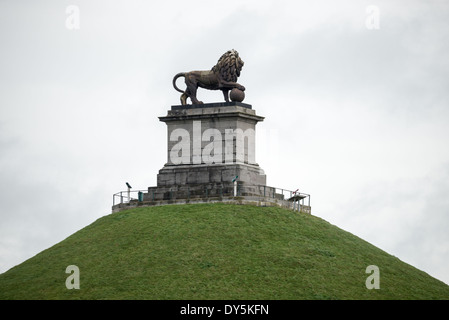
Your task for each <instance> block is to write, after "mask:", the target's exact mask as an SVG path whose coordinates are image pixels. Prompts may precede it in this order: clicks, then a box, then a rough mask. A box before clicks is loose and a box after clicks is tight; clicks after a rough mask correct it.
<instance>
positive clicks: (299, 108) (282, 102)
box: [0, 0, 449, 283]
mask: <svg viewBox="0 0 449 320" xmlns="http://www.w3.org/2000/svg"><path fill="white" fill-rule="evenodd" d="M78 18H79V19H78ZM448 40H449V3H448V2H447V1H413V0H407V1H405V0H402V1H391V0H390V1H377V0H372V1H361V0H348V1H335V0H329V1H278V0H277V1H259V0H258V1H256V0H254V1H242V0H238V1H192V0H191V1H170V0H166V1H130V0H127V1H124V0H123V1H99V0H89V1H87V0H86V1H81V0H71V1H61V0H53V1H42V0H41V1H31V0H30V1H12V0H9V1H6V0H5V1H1V2H0V44H1V50H0V182H1V184H0V208H1V211H0V221H1V222H0V272H4V271H6V270H8V269H9V268H11V267H13V266H14V265H17V264H19V263H21V262H23V261H25V260H26V259H28V258H30V257H32V256H34V255H35V254H37V253H38V252H40V251H42V250H44V249H46V248H48V247H50V246H52V245H54V244H56V243H57V242H59V241H61V240H63V239H65V238H66V237H68V236H69V235H71V234H72V233H74V232H76V231H77V230H79V229H81V228H83V227H85V226H86V225H88V224H90V223H92V222H93V221H95V220H96V219H98V218H99V217H102V216H104V215H107V214H109V213H110V212H111V205H112V194H113V193H115V192H118V191H121V190H124V189H125V182H129V183H130V184H131V185H132V186H133V188H134V189H146V188H147V187H149V186H155V185H156V175H157V173H158V170H159V169H161V168H162V167H163V165H164V164H165V163H166V160H167V159H166V125H165V124H164V123H162V122H160V121H159V120H158V116H163V115H166V113H167V110H168V109H169V108H170V106H171V105H177V104H179V93H178V92H177V91H175V90H174V89H173V87H172V84H171V81H172V78H173V76H174V75H175V74H176V73H178V72H181V71H190V70H195V69H197V70H198V69H199V70H207V69H210V68H211V67H212V66H213V65H214V64H215V63H216V62H217V60H218V58H219V57H220V56H221V54H223V53H224V52H225V51H227V50H229V49H236V50H237V51H239V53H240V56H241V58H242V59H243V60H244V61H245V66H244V68H243V70H242V73H241V76H240V78H239V83H241V84H242V85H244V86H245V87H246V92H245V93H246V97H245V101H244V102H245V103H248V104H251V105H252V106H253V109H255V110H256V112H257V114H258V115H261V116H264V117H265V121H263V122H260V123H259V124H258V125H257V133H256V134H257V141H258V144H257V150H256V152H257V156H256V160H257V162H258V163H259V165H260V166H261V167H262V168H263V169H264V170H265V173H266V174H267V184H268V185H270V186H274V187H279V188H285V189H290V190H295V189H297V188H299V189H300V191H302V192H305V193H309V194H311V204H312V214H314V215H316V216H318V217H321V218H323V219H325V220H327V221H329V222H330V223H332V224H334V225H337V226H338V227H340V228H342V229H344V230H347V231H349V232H351V233H353V234H355V235H357V236H359V237H361V238H362V239H364V240H366V241H368V242H370V243H372V244H374V245H376V246H377V247H379V248H381V249H382V250H384V251H386V252H388V253H390V254H393V255H395V256H397V257H398V258H400V259H401V260H402V261H405V262H407V263H409V264H411V265H413V266H415V267H417V268H419V269H421V270H423V271H425V272H427V273H429V274H430V275H432V276H433V277H436V278H438V279H440V280H442V281H444V282H446V283H449V268H448V267H447V266H448V265H449V232H448V230H449V215H448V214H449V196H448V195H449V148H448V140H449V139H448V138H449V126H448V124H449V90H448V88H449V77H448V76H449V58H448V52H449V41H448ZM179 85H181V81H179ZM198 97H199V99H200V100H203V101H205V102H217V101H220V102H221V101H222V94H221V93H220V92H209V91H207V92H206V90H200V91H199V92H198ZM379 268H380V272H381V276H382V266H379Z"/></svg>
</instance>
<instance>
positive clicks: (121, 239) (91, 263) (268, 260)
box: [0, 204, 449, 300]
mask: <svg viewBox="0 0 449 320" xmlns="http://www.w3.org/2000/svg"><path fill="white" fill-rule="evenodd" d="M69 265H75V266H77V267H78V268H79V272H80V274H79V284H80V288H79V289H72V290H69V289H67V288H66V279H67V277H69V276H71V274H70V273H66V268H67V266H69ZM369 265H376V266H378V267H379V273H380V276H379V280H380V289H371V290H369V289H367V287H366V285H365V282H366V279H367V277H369V276H370V274H369V273H366V268H367V266H369ZM0 299H189V300H191V299H270V300H273V299H295V300H297V299H449V286H447V285H446V284H444V283H443V282H441V281H439V280H437V279H435V278H432V277H431V276H429V275H428V274H426V273H424V272H422V271H420V270H418V269H416V268H414V267H412V266H410V265H408V264H406V263H404V262H402V261H400V260H399V259H398V258H396V257H394V256H391V255H389V254H388V253H386V252H384V251H382V250H380V249H378V248H377V247H375V246H373V245H371V244H369V243H367V242H366V241H363V240H361V239H360V238H358V237H356V236H354V235H352V234H350V233H348V232H346V231H343V230H341V229H339V228H337V227H336V226H333V225H331V224H329V223H328V222H326V221H324V220H322V219H320V218H317V217H315V216H310V215H304V214H299V213H297V212H293V211H290V210H286V209H282V208H273V207H255V206H249V205H230V204H197V205H167V206H160V207H145V208H143V207H142V208H137V209H131V210H126V211H122V212H118V213H114V214H110V215H107V216H104V217H102V218H100V219H98V220H97V221H95V222H94V223H92V224H91V225H89V226H87V227H85V228H84V229H82V230H80V231H78V232H76V233H74V234H73V235H71V236H70V237H68V238H67V239H65V240H63V241H61V242H60V243H58V244H56V245H54V246H53V247H51V248H49V249H47V250H44V251H42V252H41V253H39V254H37V255H36V256H34V257H32V258H31V259H29V260H27V261H25V262H23V263H22V264H20V265H18V266H16V267H14V268H12V269H10V270H8V271H7V272H5V273H3V274H1V275H0Z"/></svg>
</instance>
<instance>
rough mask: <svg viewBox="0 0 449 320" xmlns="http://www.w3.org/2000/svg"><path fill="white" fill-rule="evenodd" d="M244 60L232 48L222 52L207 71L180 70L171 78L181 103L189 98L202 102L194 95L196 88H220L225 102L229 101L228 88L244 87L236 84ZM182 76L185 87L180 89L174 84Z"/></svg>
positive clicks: (239, 88)
mask: <svg viewBox="0 0 449 320" xmlns="http://www.w3.org/2000/svg"><path fill="white" fill-rule="evenodd" d="M243 64H244V62H243V61H242V59H240V57H239V53H238V52H237V51H236V50H234V49H232V50H229V51H227V52H226V53H224V54H223V55H222V56H221V57H220V59H219V60H218V62H217V64H216V65H215V66H213V67H212V69H211V70H208V71H191V72H181V73H178V74H177V75H175V77H174V78H173V87H174V88H175V89H176V90H177V91H179V92H181V93H182V95H181V103H182V104H183V105H185V104H187V98H190V100H191V101H192V103H193V104H202V103H203V102H201V101H199V100H198V99H197V97H196V92H197V89H198V88H204V89H209V90H221V91H222V92H223V95H224V99H225V101H226V102H229V90H232V89H234V88H236V89H238V90H241V91H245V87H244V86H242V85H240V84H238V83H237V82H236V81H237V78H238V77H239V76H240V71H241V70H242V67H243ZM179 77H184V79H185V83H186V85H187V88H186V90H185V91H182V90H181V89H179V88H178V87H177V86H176V80H177V79H178V78H179Z"/></svg>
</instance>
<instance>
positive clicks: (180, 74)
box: [173, 72, 186, 93]
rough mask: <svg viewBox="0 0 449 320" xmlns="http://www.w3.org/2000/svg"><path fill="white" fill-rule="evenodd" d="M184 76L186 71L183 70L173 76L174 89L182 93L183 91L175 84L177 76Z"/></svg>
mask: <svg viewBox="0 0 449 320" xmlns="http://www.w3.org/2000/svg"><path fill="white" fill-rule="evenodd" d="M185 76H186V73H185V72H180V73H178V74H177V75H176V76H175V77H174V78H173V87H174V88H175V90H176V91H179V92H181V93H184V91H182V90H181V89H179V88H178V87H177V86H176V80H177V79H178V78H180V77H185Z"/></svg>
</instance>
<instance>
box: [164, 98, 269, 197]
mask: <svg viewBox="0 0 449 320" xmlns="http://www.w3.org/2000/svg"><path fill="white" fill-rule="evenodd" d="M159 119H160V121H163V122H165V123H166V124H167V163H166V164H165V166H164V167H163V168H162V169H161V170H159V174H158V175H157V187H158V188H167V189H169V188H171V189H176V190H178V192H179V190H180V189H182V188H180V186H186V187H188V189H189V190H193V189H196V188H200V189H201V188H202V187H204V186H211V187H212V188H215V189H216V188H217V187H224V186H228V185H229V184H231V183H232V180H233V179H234V178H235V177H236V176H238V182H239V184H241V185H265V184H266V176H265V174H264V171H263V170H262V169H261V168H260V167H259V165H258V164H257V163H256V160H255V147H256V146H255V144H256V143H255V138H256V131H255V130H256V124H257V122H259V121H263V119H264V118H263V117H261V116H258V115H256V112H255V111H254V110H252V107H251V105H248V104H244V103H240V102H229V103H210V104H203V105H182V106H172V107H171V110H169V111H168V114H167V115H166V116H163V117H159Z"/></svg>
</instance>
